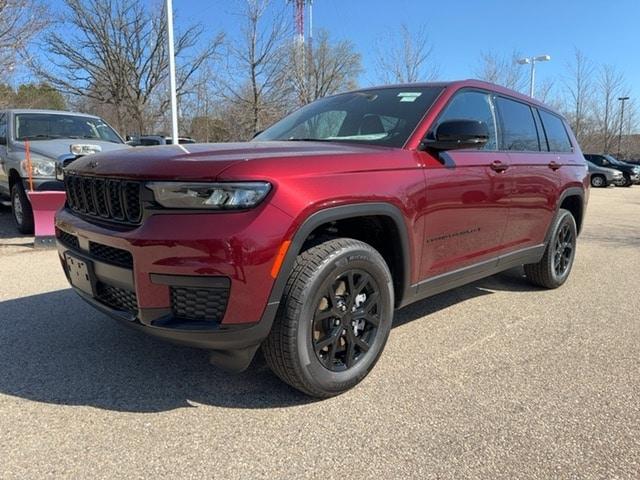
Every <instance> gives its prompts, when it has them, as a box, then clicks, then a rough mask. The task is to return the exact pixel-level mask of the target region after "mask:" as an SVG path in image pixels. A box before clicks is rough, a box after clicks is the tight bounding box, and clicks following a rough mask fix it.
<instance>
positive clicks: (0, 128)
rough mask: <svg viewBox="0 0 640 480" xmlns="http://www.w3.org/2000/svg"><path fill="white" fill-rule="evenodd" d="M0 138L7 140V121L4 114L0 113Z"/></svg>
mask: <svg viewBox="0 0 640 480" xmlns="http://www.w3.org/2000/svg"><path fill="white" fill-rule="evenodd" d="M0 138H3V139H6V138H7V121H6V117H5V115H4V113H0ZM5 143H6V141H5Z"/></svg>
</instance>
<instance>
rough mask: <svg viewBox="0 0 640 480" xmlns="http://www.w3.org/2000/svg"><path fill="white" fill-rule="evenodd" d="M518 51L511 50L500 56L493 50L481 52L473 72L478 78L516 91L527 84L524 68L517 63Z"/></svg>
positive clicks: (522, 88)
mask: <svg viewBox="0 0 640 480" xmlns="http://www.w3.org/2000/svg"><path fill="white" fill-rule="evenodd" d="M518 58H521V56H520V53H519V52H517V51H515V50H514V51H513V52H512V53H511V55H510V56H500V55H498V54H496V53H493V52H485V53H482V56H481V59H480V64H479V65H478V67H477V69H476V71H475V74H476V76H477V77H478V78H479V79H480V80H485V81H487V82H491V83H495V84H496V85H502V86H503V87H507V88H510V89H512V90H516V91H522V90H524V89H525V88H526V86H527V76H526V69H525V68H523V67H522V65H518V63H517V60H518Z"/></svg>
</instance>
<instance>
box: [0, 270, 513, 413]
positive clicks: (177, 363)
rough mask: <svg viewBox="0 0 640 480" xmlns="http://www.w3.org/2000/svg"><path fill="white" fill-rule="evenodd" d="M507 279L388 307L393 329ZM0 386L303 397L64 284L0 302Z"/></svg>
mask: <svg viewBox="0 0 640 480" xmlns="http://www.w3.org/2000/svg"><path fill="white" fill-rule="evenodd" d="M495 284H500V286H502V287H504V288H505V289H507V288H513V289H515V290H518V289H519V288H520V286H519V284H518V283H517V279H516V281H515V283H514V281H513V280H510V279H509V277H504V278H498V280H495V279H487V280H484V281H481V282H477V283H475V284H471V285H469V286H465V287H462V288H459V289H456V290H452V291H450V292H446V293H443V294H440V295H437V296H435V297H432V298H430V299H427V300H424V301H422V302H418V303H416V304H414V305H412V306H409V307H407V308H404V309H402V310H400V311H399V312H397V314H396V318H395V321H394V326H398V325H403V324H406V323H408V322H411V321H413V320H416V319H420V318H423V317H425V316H429V315H432V314H434V313H436V312H438V311H439V310H442V309H444V308H447V307H448V306H451V305H454V304H456V303H458V302H462V301H465V300H467V299H470V298H474V297H477V296H480V295H488V294H490V293H491V289H494V288H495V286H496V285H495ZM0 365H1V366H2V367H1V368H0V393H2V394H6V395H11V396H15V397H21V398H25V399H28V400H32V401H37V402H45V403H54V404H59V405H85V406H92V407H96V408H102V409H107V410H114V411H126V412H141V413H145V412H160V411H167V410H172V409H176V408H182V407H190V406H195V405H197V404H205V405H214V406H220V407H227V408H248V409H260V408H274V407H288V406H295V405H301V404H305V403H311V402H313V401H314V400H313V399H310V398H309V397H306V396H304V395H302V394H301V393H299V392H298V391H296V390H294V389H293V388H291V387H289V386H288V385H286V384H284V383H283V382H281V381H280V380H279V379H278V378H277V377H276V376H275V375H274V374H273V373H271V371H270V370H269V368H268V367H267V366H266V364H265V362H264V360H263V359H262V357H261V355H258V356H257V357H256V359H255V360H254V362H253V364H252V365H251V366H250V367H249V369H248V370H247V371H246V372H243V373H241V374H237V375H233V374H228V373H225V372H223V371H221V370H219V369H217V368H215V367H213V366H212V365H210V364H209V362H208V356H207V354H206V352H204V351H202V350H197V349H192V348H187V347H180V346H174V345H171V344H167V343H164V342H161V341H159V340H156V339H153V338H151V337H147V336H145V335H143V334H141V333H139V332H134V331H131V330H129V329H128V328H126V327H125V326H122V325H119V324H117V323H116V322H114V321H112V320H110V319H108V318H107V317H106V316H104V315H102V314H100V313H98V312H97V311H95V310H94V309H93V308H91V307H90V306H89V305H86V304H85V303H84V302H82V300H80V299H79V298H78V297H77V296H76V294H75V293H74V292H73V291H72V290H71V289H66V290H59V291H54V292H50V293H43V294H39V295H33V296H28V297H22V298H17V299H13V300H8V301H4V302H0Z"/></svg>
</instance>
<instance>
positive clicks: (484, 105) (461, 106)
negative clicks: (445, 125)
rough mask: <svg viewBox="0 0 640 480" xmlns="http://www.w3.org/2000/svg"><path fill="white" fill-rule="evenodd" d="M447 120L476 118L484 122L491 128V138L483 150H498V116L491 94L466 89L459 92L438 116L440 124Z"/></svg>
mask: <svg viewBox="0 0 640 480" xmlns="http://www.w3.org/2000/svg"><path fill="white" fill-rule="evenodd" d="M447 120H476V121H478V120H479V121H481V122H484V123H485V125H486V126H487V129H488V130H489V140H488V141H487V143H486V144H485V145H484V147H483V148H482V150H497V149H498V137H497V128H496V117H495V115H494V111H493V104H492V102H491V96H490V95H489V94H488V93H484V92H478V91H475V90H466V91H464V90H463V91H462V92H460V93H457V94H456V95H455V97H453V99H452V100H451V101H450V102H449V104H448V105H447V106H446V107H445V109H444V111H443V112H442V114H441V115H440V117H439V118H438V124H441V123H442V122H445V121H447Z"/></svg>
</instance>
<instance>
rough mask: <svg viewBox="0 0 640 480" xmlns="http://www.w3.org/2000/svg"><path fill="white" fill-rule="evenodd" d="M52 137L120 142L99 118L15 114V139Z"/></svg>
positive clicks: (49, 138)
mask: <svg viewBox="0 0 640 480" xmlns="http://www.w3.org/2000/svg"><path fill="white" fill-rule="evenodd" d="M54 138H78V139H86V140H102V141H105V142H112V143H122V139H121V138H120V137H119V136H118V134H117V133H116V132H115V131H114V130H113V129H112V128H111V127H110V126H109V125H107V124H106V123H105V122H104V121H103V120H101V119H99V118H93V117H83V116H80V115H61V114H51V113H19V114H17V115H16V117H15V139H16V140H18V141H24V140H27V139H28V140H29V141H34V140H51V139H54Z"/></svg>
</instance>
